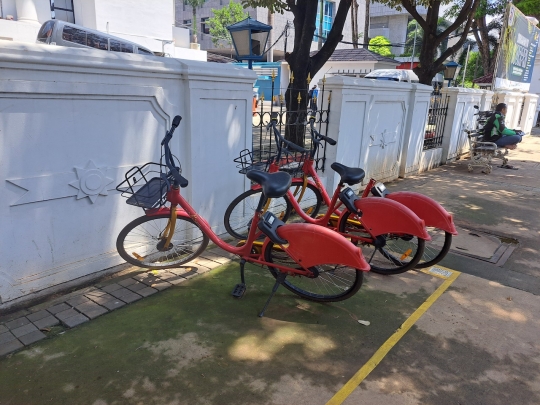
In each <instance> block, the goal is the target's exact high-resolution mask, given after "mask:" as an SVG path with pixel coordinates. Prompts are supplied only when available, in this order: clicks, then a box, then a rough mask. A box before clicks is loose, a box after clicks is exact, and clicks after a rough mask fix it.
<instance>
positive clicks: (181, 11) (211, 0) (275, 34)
mask: <svg viewBox="0 0 540 405" xmlns="http://www.w3.org/2000/svg"><path fill="white" fill-rule="evenodd" d="M175 1H176V25H177V26H179V27H186V28H190V27H191V26H192V19H193V9H192V7H191V6H189V5H186V4H185V3H184V1H183V0H175ZM232 1H234V2H236V3H240V2H241V0H232ZM228 4H229V0H208V1H206V2H205V3H204V4H203V6H202V7H200V8H198V9H197V24H198V27H197V30H198V34H197V37H198V43H199V44H200V46H201V49H205V50H209V51H212V52H216V53H221V54H224V55H228V56H230V55H234V51H233V50H232V49H231V48H230V46H229V45H228V44H226V43H223V44H222V45H220V46H219V47H216V46H215V45H214V44H213V43H212V37H211V36H210V28H209V26H208V24H207V23H206V21H207V20H208V19H209V18H210V17H212V16H213V12H212V9H221V8H223V7H225V6H227V5H228ZM358 4H359V7H358V32H360V33H362V32H364V10H365V1H364V0H360V1H358ZM338 6H339V0H336V1H328V0H324V12H323V16H324V17H323V36H324V35H325V33H327V32H328V31H329V30H330V28H331V27H332V23H333V21H334V19H335V15H336V12H337V9H338ZM246 12H247V13H248V14H249V16H250V17H251V18H253V19H256V20H258V21H260V22H262V23H265V24H266V23H267V22H268V10H267V9H266V8H262V7H257V8H252V7H249V8H247V9H246ZM293 19H294V16H293V14H292V13H291V12H288V11H285V12H284V13H283V14H278V13H275V14H274V23H273V25H272V27H273V29H272V43H274V42H275V41H276V40H277V39H278V38H279V37H280V36H281V34H282V33H284V32H285V27H286V26H287V23H288V24H289V27H290V28H289V29H288V30H287V35H285V34H284V35H283V36H282V37H281V38H280V39H279V40H278V41H277V43H276V44H275V46H274V48H273V49H274V60H280V59H283V58H284V55H285V52H291V51H292V49H293V44H294V27H293V25H292V22H293ZM318 26H319V25H318V24H317V27H318ZM317 30H318V28H317ZM316 34H317V32H316ZM317 39H318V38H317V37H314V38H313V43H312V47H311V49H312V50H317V44H318V42H317ZM343 41H346V42H352V26H351V13H350V12H349V15H348V16H347V20H346V22H345V26H344V28H343ZM360 42H361V40H360ZM337 48H338V49H347V48H352V45H350V44H345V43H342V44H339V45H338V47H337Z"/></svg>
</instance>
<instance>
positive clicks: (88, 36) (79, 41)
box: [36, 20, 154, 56]
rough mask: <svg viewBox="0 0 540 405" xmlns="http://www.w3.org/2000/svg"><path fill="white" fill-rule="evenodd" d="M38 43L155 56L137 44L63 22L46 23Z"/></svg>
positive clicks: (39, 35) (50, 21)
mask: <svg viewBox="0 0 540 405" xmlns="http://www.w3.org/2000/svg"><path fill="white" fill-rule="evenodd" d="M36 42H37V43H38V44H49V45H59V46H68V47H74V48H94V49H101V50H103V51H111V52H125V53H140V54H142V55H152V56H154V52H152V51H151V50H150V49H147V48H145V47H142V46H140V45H137V44H136V43H133V42H130V41H127V40H125V39H122V38H118V37H114V36H112V35H109V34H105V33H104V32H100V31H96V30H91V29H89V28H86V27H81V26H80V25H75V24H71V23H68V22H65V21H61V20H49V21H46V22H44V23H43V25H42V26H41V29H40V30H39V32H38V35H37V40H36Z"/></svg>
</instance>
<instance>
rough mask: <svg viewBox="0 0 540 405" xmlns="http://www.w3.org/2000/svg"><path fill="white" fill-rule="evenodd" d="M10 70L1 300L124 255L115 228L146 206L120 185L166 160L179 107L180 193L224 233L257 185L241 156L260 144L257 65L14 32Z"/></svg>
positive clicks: (0, 141) (0, 99)
mask: <svg viewBox="0 0 540 405" xmlns="http://www.w3.org/2000/svg"><path fill="white" fill-rule="evenodd" d="M0 71H1V72H2V75H1V76H0V114H1V115H0V134H1V137H0V230H1V233H0V257H2V258H3V260H2V261H1V263H0V308H2V307H8V306H11V305H13V304H14V303H16V302H18V301H20V300H24V299H29V298H32V297H35V296H37V295H39V294H45V293H47V292H50V291H51V288H58V286H62V285H64V286H66V285H67V284H66V283H69V282H81V281H82V280H84V279H85V278H88V277H94V276H96V275H98V274H103V271H104V269H107V268H110V267H111V266H114V265H117V264H120V263H122V262H123V261H122V259H120V257H119V256H118V255H117V253H116V249H115V240H116V237H117V235H118V233H119V232H120V230H121V229H122V228H123V227H124V226H125V225H126V224H127V223H128V222H129V221H131V220H133V219H135V218H136V217H138V216H140V215H142V214H143V212H142V210H141V209H138V208H135V207H131V206H128V205H127V204H125V199H124V198H122V197H121V196H120V195H119V194H118V192H116V191H115V189H114V188H115V186H116V185H117V184H118V183H119V182H120V181H121V180H122V179H123V176H124V173H125V172H126V171H127V170H128V169H129V168H131V167H132V166H134V165H140V164H144V163H146V162H148V161H156V160H158V159H159V154H160V147H159V142H160V140H161V138H162V137H163V135H164V133H165V130H166V129H167V128H168V127H169V126H170V123H171V121H172V118H173V117H174V116H175V115H177V114H180V115H181V116H182V117H183V118H184V119H183V120H182V123H181V124H180V127H179V128H178V129H177V131H176V133H175V137H174V139H173V142H172V146H173V151H174V153H175V154H176V155H177V156H178V157H179V158H180V159H181V161H182V166H183V175H184V176H185V177H186V178H187V179H189V181H190V184H189V186H188V188H186V189H183V190H182V193H183V194H184V195H185V196H186V197H187V199H188V200H189V201H190V202H191V203H192V204H193V206H194V207H195V208H196V209H197V210H198V211H199V213H200V214H201V215H203V216H204V217H206V218H207V219H208V220H209V221H210V224H211V225H212V226H213V227H215V229H216V230H217V231H218V232H221V231H223V229H222V223H223V215H224V212H225V209H226V207H227V205H228V204H229V202H230V201H232V199H233V198H234V197H236V196H237V195H238V194H240V193H241V192H243V191H244V189H245V188H246V187H247V182H246V180H245V178H244V176H242V175H240V174H238V172H237V169H236V167H235V163H234V162H233V159H234V158H235V157H236V156H237V155H238V153H239V151H240V150H242V149H244V148H246V147H248V148H249V147H250V146H251V114H250V113H249V111H250V106H251V98H252V86H253V82H254V80H255V79H256V77H255V74H253V72H251V71H249V70H248V69H243V68H235V67H233V66H232V65H223V64H209V63H202V62H195V61H181V60H178V59H172V58H158V57H148V56H142V55H129V54H118V53H114V54H113V53H107V52H101V51H98V50H87V49H75V48H62V47H51V46H45V45H26V44H16V43H11V42H8V41H2V42H0ZM96 175H97V177H96ZM98 178H99V179H100V181H99V183H100V184H96V179H98ZM90 186H91V188H89V187H90ZM100 272H101V273H100Z"/></svg>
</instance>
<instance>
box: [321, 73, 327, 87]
mask: <svg viewBox="0 0 540 405" xmlns="http://www.w3.org/2000/svg"><path fill="white" fill-rule="evenodd" d="M325 83H326V75H324V76H323V78H322V84H323V86H324V84H325Z"/></svg>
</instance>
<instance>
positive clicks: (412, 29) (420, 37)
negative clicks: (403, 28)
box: [403, 17, 450, 56]
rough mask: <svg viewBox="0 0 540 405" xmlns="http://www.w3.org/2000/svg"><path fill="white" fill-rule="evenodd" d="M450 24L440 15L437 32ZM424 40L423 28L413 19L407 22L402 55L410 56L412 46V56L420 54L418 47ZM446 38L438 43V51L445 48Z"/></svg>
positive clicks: (442, 50)
mask: <svg viewBox="0 0 540 405" xmlns="http://www.w3.org/2000/svg"><path fill="white" fill-rule="evenodd" d="M449 25H450V22H449V21H448V20H446V19H444V18H442V17H440V18H439V19H438V20H437V34H440V33H441V32H443V31H444V30H445V29H447V28H448V27H449ZM415 33H416V46H414V35H415ZM423 41H424V30H423V29H422V27H421V26H420V24H417V23H416V21H415V20H412V21H410V22H409V25H408V26H407V39H406V41H405V51H404V54H403V56H411V55H412V53H413V48H414V56H420V49H421V48H422V42H423ZM447 44H448V40H446V39H445V40H444V41H443V42H442V43H441V45H439V47H438V49H439V53H442V52H444V51H445V50H446V47H447Z"/></svg>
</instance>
